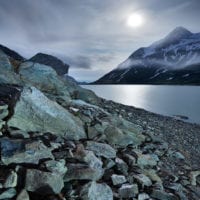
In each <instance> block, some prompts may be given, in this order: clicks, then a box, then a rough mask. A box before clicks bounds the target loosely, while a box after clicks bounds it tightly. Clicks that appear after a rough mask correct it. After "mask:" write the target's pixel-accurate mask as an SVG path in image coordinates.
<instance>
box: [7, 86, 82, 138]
mask: <svg viewBox="0 0 200 200" xmlns="http://www.w3.org/2000/svg"><path fill="white" fill-rule="evenodd" d="M7 124H8V126H10V127H17V128H18V129H21V130H23V131H39V132H51V133H54V134H57V135H61V136H63V137H65V138H68V139H75V140H78V139H80V138H85V137H86V135H85V131H84V129H83V125H82V122H81V121H80V120H79V119H78V118H76V117H74V116H73V115H72V114H71V113H69V112H68V111H67V110H66V109H64V108H63V107H61V106H60V105H59V104H57V103H56V102H53V101H51V100H50V99H48V98H47V97H46V96H45V95H44V94H43V93H42V92H40V91H39V90H37V89H36V88H34V87H25V88H24V89H23V91H22V93H21V96H20V98H19V101H18V102H17V103H16V106H15V108H14V115H13V116H12V117H11V119H10V120H9V121H8V123H7Z"/></svg>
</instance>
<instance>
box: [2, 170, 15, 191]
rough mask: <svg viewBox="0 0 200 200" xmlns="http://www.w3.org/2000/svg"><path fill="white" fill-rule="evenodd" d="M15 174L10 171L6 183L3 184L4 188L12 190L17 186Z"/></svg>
mask: <svg viewBox="0 0 200 200" xmlns="http://www.w3.org/2000/svg"><path fill="white" fill-rule="evenodd" d="M17 178H18V177H17V173H16V172H14V171H11V172H10V174H9V175H8V177H7V178H6V181H5V182H4V184H3V187H4V188H13V187H16V186H17Z"/></svg>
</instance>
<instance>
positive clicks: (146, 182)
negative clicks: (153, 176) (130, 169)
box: [133, 174, 152, 187]
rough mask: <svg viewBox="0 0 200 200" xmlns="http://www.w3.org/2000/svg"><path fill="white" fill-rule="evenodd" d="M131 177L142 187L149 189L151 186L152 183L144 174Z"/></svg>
mask: <svg viewBox="0 0 200 200" xmlns="http://www.w3.org/2000/svg"><path fill="white" fill-rule="evenodd" d="M133 177H134V178H135V179H136V181H137V182H138V183H139V184H140V185H142V187H144V186H147V187H150V186H151V185H152V182H151V180H150V179H149V177H147V176H145V175H144V174H137V175H134V176H133Z"/></svg>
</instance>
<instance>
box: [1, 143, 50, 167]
mask: <svg viewBox="0 0 200 200" xmlns="http://www.w3.org/2000/svg"><path fill="white" fill-rule="evenodd" d="M3 141H4V142H2V141H1V144H3V154H2V158H1V159H2V162H3V163H4V164H5V165H9V164H11V163H18V164H19V163H31V164H38V163H39V161H40V160H41V159H45V158H51V159H53V155H52V153H51V149H49V148H47V147H46V146H45V145H44V144H43V143H42V142H41V141H35V142H32V143H27V144H25V143H24V142H23V141H22V140H9V139H7V140H5V139H4V140H3ZM6 145H8V146H7V147H5V146H6ZM1 148H2V146H1Z"/></svg>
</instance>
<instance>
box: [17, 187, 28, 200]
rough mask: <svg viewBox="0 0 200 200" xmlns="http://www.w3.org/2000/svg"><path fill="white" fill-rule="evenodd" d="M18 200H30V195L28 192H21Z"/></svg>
mask: <svg viewBox="0 0 200 200" xmlns="http://www.w3.org/2000/svg"><path fill="white" fill-rule="evenodd" d="M16 200H29V195H28V192H27V191H26V190H24V189H23V190H21V192H20V193H19V194H18V196H17V198H16Z"/></svg>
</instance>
